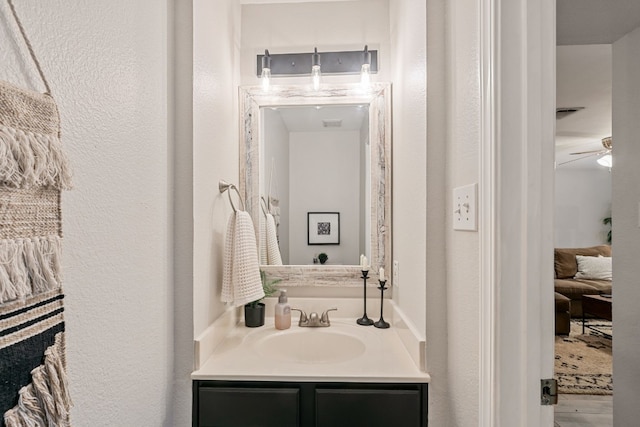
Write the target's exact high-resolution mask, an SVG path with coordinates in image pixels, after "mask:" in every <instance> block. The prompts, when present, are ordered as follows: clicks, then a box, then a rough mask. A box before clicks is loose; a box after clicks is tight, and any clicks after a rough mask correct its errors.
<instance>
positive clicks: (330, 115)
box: [274, 105, 369, 132]
mask: <svg viewBox="0 0 640 427" xmlns="http://www.w3.org/2000/svg"><path fill="white" fill-rule="evenodd" d="M274 109H275V110H276V111H277V112H278V113H279V114H280V117H282V121H283V122H284V124H285V126H286V127H287V129H288V130H289V132H331V131H350V130H360V128H361V127H362V122H363V120H364V118H365V116H366V115H367V113H368V111H369V109H368V108H367V107H366V106H362V105H343V106H339V105H330V106H328V105H323V106H317V107H315V106H296V107H277V108H274ZM323 120H328V121H335V120H340V121H341V125H340V127H324V125H323Z"/></svg>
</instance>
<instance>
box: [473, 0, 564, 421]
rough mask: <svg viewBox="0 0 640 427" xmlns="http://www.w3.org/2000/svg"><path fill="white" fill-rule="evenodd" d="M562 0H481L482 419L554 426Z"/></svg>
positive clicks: (480, 228)
mask: <svg viewBox="0 0 640 427" xmlns="http://www.w3.org/2000/svg"><path fill="white" fill-rule="evenodd" d="M555 25H556V16H555V0H480V44H481V50H480V62H481V64H480V68H481V76H480V79H481V89H482V93H481V103H482V107H481V118H480V124H481V129H482V130H481V144H480V146H481V148H480V227H479V230H480V236H479V237H480V333H481V336H480V341H481V347H480V384H479V388H480V390H479V391H480V402H479V406H480V408H479V425H481V426H487V427H489V426H512V425H518V426H552V425H553V407H552V406H541V405H540V380H541V379H542V378H552V377H553V361H554V332H553V330H554V329H553V325H554V318H553V315H554V309H553V206H554V137H555V44H556V30H555Z"/></svg>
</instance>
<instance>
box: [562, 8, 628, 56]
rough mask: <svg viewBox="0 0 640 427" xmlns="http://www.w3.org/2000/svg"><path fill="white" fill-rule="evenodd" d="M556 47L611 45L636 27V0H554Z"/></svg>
mask: <svg viewBox="0 0 640 427" xmlns="http://www.w3.org/2000/svg"><path fill="white" fill-rule="evenodd" d="M556 15H557V17H556V19H557V23H558V25H557V29H556V38H557V44H558V45H575V44H611V43H613V42H615V41H616V40H618V39H619V38H620V37H622V36H624V35H625V34H627V33H629V32H630V31H632V30H634V29H636V28H638V27H640V1H639V0H557V2H556Z"/></svg>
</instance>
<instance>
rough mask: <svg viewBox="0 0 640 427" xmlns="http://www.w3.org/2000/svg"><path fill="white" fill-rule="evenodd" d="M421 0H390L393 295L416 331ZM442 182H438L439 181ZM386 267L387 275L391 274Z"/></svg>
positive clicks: (420, 259)
mask: <svg viewBox="0 0 640 427" xmlns="http://www.w3.org/2000/svg"><path fill="white" fill-rule="evenodd" d="M425 7H426V3H425V2H423V1H415V0H413V1H410V0H409V1H393V2H391V9H390V22H391V23H390V26H391V47H392V49H391V51H392V58H391V62H392V72H393V105H392V109H393V150H392V162H393V168H392V174H393V179H392V184H393V209H392V221H393V224H392V231H393V234H392V236H393V244H392V245H393V259H394V260H397V261H398V262H399V266H400V277H399V279H400V280H399V286H397V287H394V288H393V299H394V300H395V301H396V302H397V303H398V304H399V306H400V308H401V309H402V311H403V312H404V313H405V314H406V315H407V317H408V318H409V319H410V320H411V322H412V323H413V324H414V326H415V327H416V328H417V330H418V331H419V332H420V333H421V334H423V335H424V334H425V328H426V320H425V319H426V309H425V304H426V286H427V284H426V267H425V262H426V258H427V257H426V221H425V215H426V202H427V199H426V183H427V172H426V152H427V148H426V147H427V134H426V128H427V126H426V125H427V123H426V118H427V113H426V99H427V94H426V86H427V75H426V73H427V68H426V67H427V64H426V42H427V39H426V9H425ZM441 184H442V183H441ZM391 273H392V272H389V275H390V276H391V277H392V274H391Z"/></svg>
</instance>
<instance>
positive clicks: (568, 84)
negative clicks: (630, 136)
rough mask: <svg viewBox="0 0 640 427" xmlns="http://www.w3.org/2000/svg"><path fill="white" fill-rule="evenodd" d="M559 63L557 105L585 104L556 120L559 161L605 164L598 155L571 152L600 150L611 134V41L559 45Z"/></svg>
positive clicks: (580, 165)
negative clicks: (592, 43) (595, 43)
mask: <svg viewBox="0 0 640 427" xmlns="http://www.w3.org/2000/svg"><path fill="white" fill-rule="evenodd" d="M556 67H557V68H556V70H557V71H556V106H557V108H568V107H584V110H580V111H578V112H576V113H573V114H571V115H568V116H566V117H564V118H562V119H558V120H556V165H558V167H572V168H588V167H601V166H598V164H597V163H596V159H597V157H594V156H586V157H585V156H584V155H571V154H570V153H574V152H582V151H590V150H600V149H602V143H601V140H602V138H604V137H607V136H611V83H612V81H611V45H610V44H599V45H581V46H558V48H557V51H556ZM614 144H615V142H614ZM577 159H582V160H577ZM565 162H571V163H565Z"/></svg>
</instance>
